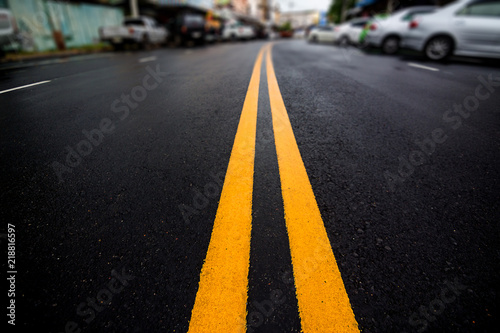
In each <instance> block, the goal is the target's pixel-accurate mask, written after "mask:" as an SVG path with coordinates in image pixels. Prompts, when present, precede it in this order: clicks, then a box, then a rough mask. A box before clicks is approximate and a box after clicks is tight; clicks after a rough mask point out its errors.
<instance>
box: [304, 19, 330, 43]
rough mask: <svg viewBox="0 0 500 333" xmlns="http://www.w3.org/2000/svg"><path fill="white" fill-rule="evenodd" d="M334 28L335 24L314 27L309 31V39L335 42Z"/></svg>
mask: <svg viewBox="0 0 500 333" xmlns="http://www.w3.org/2000/svg"><path fill="white" fill-rule="evenodd" d="M334 29H335V26H334V25H333V24H330V25H325V26H319V27H314V28H312V29H311V31H310V32H309V35H308V36H307V40H308V41H309V42H311V43H333V42H334V41H335V32H334Z"/></svg>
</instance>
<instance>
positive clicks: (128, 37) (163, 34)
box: [99, 16, 168, 49]
mask: <svg viewBox="0 0 500 333" xmlns="http://www.w3.org/2000/svg"><path fill="white" fill-rule="evenodd" d="M167 36H168V32H167V30H166V29H165V27H162V26H160V25H158V23H156V21H155V20H154V19H152V18H150V17H147V16H139V17H128V18H125V20H124V21H123V24H122V25H120V26H111V27H101V28H99V37H100V39H101V41H103V42H109V43H111V45H113V47H114V48H115V49H121V48H123V47H124V46H125V45H126V44H137V45H140V46H141V47H148V46H150V45H152V44H163V43H165V42H166V41H167Z"/></svg>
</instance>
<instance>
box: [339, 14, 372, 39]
mask: <svg viewBox="0 0 500 333" xmlns="http://www.w3.org/2000/svg"><path fill="white" fill-rule="evenodd" d="M369 21H370V18H364V17H363V18H355V19H352V20H350V21H347V22H344V23H342V24H341V25H338V26H336V27H335V29H334V36H333V38H334V40H333V41H334V42H335V43H337V44H340V45H349V44H353V45H355V44H358V42H359V36H360V35H361V32H362V31H363V28H364V26H365V24H367V23H368V22H369Z"/></svg>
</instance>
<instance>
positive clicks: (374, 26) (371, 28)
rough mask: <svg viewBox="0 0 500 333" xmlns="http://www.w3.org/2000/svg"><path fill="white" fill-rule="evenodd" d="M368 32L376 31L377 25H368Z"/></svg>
mask: <svg viewBox="0 0 500 333" xmlns="http://www.w3.org/2000/svg"><path fill="white" fill-rule="evenodd" d="M370 30H372V31H375V30H377V25H376V24H375V23H372V24H370Z"/></svg>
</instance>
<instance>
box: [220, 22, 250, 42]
mask: <svg viewBox="0 0 500 333" xmlns="http://www.w3.org/2000/svg"><path fill="white" fill-rule="evenodd" d="M253 38H255V32H254V30H253V28H252V27H251V26H249V25H244V24H242V23H241V22H239V21H235V20H232V21H229V22H227V23H226V24H225V25H224V28H223V29H222V39H223V40H232V41H235V40H249V39H253Z"/></svg>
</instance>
